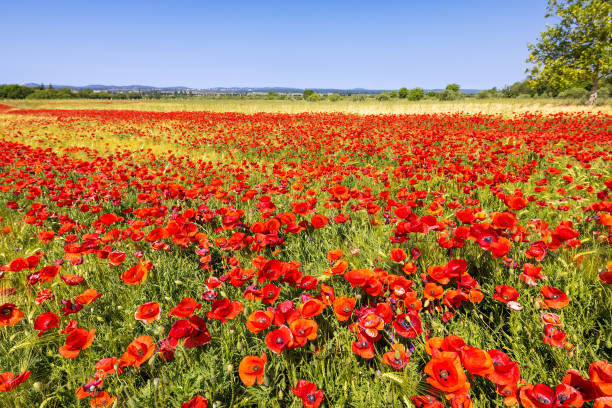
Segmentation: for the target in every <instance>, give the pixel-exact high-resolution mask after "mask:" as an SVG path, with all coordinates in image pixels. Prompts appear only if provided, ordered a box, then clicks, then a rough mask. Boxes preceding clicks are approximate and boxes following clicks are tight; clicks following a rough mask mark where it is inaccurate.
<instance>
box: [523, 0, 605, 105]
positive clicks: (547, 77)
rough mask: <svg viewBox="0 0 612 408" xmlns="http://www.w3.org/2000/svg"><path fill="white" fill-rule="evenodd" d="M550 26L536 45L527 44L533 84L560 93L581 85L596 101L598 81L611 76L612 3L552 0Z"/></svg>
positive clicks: (600, 0) (549, 10)
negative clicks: (554, 23) (551, 23)
mask: <svg viewBox="0 0 612 408" xmlns="http://www.w3.org/2000/svg"><path fill="white" fill-rule="evenodd" d="M546 17H547V18H550V17H555V18H557V19H559V22H558V23H557V24H556V25H554V26H547V29H546V30H545V31H543V32H542V33H541V36H540V38H539V39H538V42H537V43H536V44H528V48H529V51H530V55H529V58H528V59H527V62H530V63H532V64H533V67H532V68H531V69H529V70H528V72H529V73H530V78H531V79H532V80H533V82H534V86H535V87H538V86H546V87H548V88H551V89H553V90H555V91H556V92H557V93H558V92H560V91H562V90H565V89H568V88H572V87H576V86H579V85H580V84H588V86H590V88H591V96H590V97H589V103H590V104H594V103H595V102H596V100H597V88H598V84H599V81H600V80H601V79H603V78H606V77H608V76H609V75H610V64H611V61H612V50H611V47H610V40H611V37H612V21H611V17H612V2H610V1H609V0H549V1H548V7H547V13H546Z"/></svg>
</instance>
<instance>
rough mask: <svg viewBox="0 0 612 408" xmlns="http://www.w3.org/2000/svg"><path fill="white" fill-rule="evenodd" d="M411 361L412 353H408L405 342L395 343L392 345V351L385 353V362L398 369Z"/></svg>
mask: <svg viewBox="0 0 612 408" xmlns="http://www.w3.org/2000/svg"><path fill="white" fill-rule="evenodd" d="M409 361H410V354H409V353H406V347H405V346H404V345H403V344H394V345H392V346H391V351H389V352H387V353H385V354H383V363H385V364H387V365H390V366H391V367H393V368H395V369H396V370H401V369H402V368H404V367H405V366H406V364H408V362H409Z"/></svg>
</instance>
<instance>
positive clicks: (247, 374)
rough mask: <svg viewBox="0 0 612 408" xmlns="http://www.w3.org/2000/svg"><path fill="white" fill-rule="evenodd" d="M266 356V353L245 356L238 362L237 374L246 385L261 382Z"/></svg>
mask: <svg viewBox="0 0 612 408" xmlns="http://www.w3.org/2000/svg"><path fill="white" fill-rule="evenodd" d="M267 361H268V357H267V356H266V354H265V353H264V354H262V355H261V356H260V357H257V356H246V357H245V358H243V359H242V361H241V362H240V365H239V366H238V375H239V376H240V380H241V381H242V383H243V384H244V385H246V386H251V385H254V384H255V382H257V384H263V377H264V369H265V367H266V362H267Z"/></svg>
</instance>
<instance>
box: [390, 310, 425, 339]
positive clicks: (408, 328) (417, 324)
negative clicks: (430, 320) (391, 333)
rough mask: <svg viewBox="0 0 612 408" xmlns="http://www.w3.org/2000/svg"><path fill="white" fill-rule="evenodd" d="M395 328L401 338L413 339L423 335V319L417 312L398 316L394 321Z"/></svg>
mask: <svg viewBox="0 0 612 408" xmlns="http://www.w3.org/2000/svg"><path fill="white" fill-rule="evenodd" d="M393 328H394V329H395V331H396V332H397V334H399V335H400V336H402V337H407V338H411V339H413V338H415V337H417V336H418V335H420V334H421V333H423V328H422V326H421V317H420V316H419V315H418V313H416V312H408V313H404V314H401V315H398V316H397V317H396V318H395V320H394V321H393Z"/></svg>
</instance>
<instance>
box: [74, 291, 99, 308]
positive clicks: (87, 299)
mask: <svg viewBox="0 0 612 408" xmlns="http://www.w3.org/2000/svg"><path fill="white" fill-rule="evenodd" d="M100 296H102V292H98V291H97V290H95V289H93V288H90V289H87V290H86V291H85V292H83V293H81V294H80V295H78V296H77V297H76V298H75V299H74V301H75V302H76V303H78V304H80V305H88V304H90V303H92V302H93V301H94V300H96V299H97V298H99V297H100Z"/></svg>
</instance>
